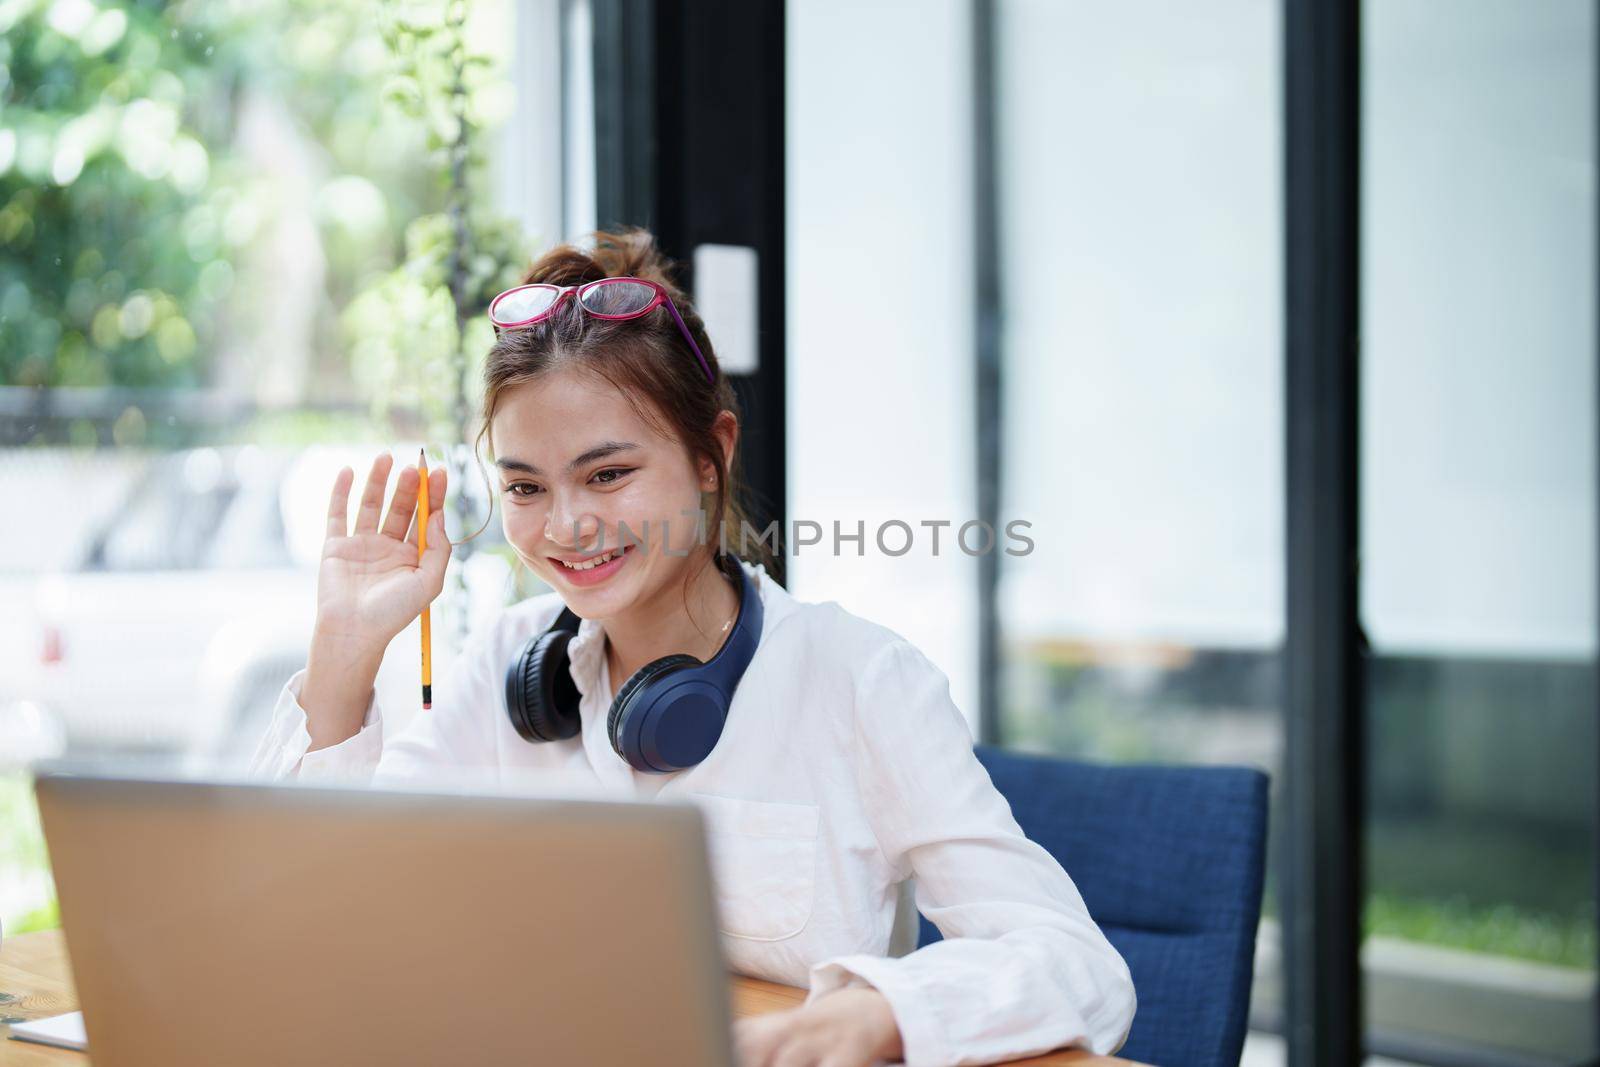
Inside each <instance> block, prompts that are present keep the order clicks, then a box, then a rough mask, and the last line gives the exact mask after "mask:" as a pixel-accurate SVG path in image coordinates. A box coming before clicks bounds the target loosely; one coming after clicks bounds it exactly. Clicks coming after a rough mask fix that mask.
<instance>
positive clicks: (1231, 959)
mask: <svg viewBox="0 0 1600 1067" xmlns="http://www.w3.org/2000/svg"><path fill="white" fill-rule="evenodd" d="M976 751H977V754H978V758H979V760H981V761H982V763H983V765H984V766H985V767H986V768H987V769H988V771H989V777H990V778H991V779H992V780H993V781H994V784H995V788H997V789H999V790H1000V793H1001V795H1003V796H1004V797H1005V798H1006V800H1007V801H1009V802H1010V804H1011V811H1012V813H1013V814H1014V815H1015V816H1016V819H1017V823H1018V824H1019V825H1020V826H1021V827H1022V831H1023V833H1025V834H1027V835H1028V837H1029V838H1031V839H1032V840H1034V841H1036V842H1038V843H1039V844H1041V845H1043V846H1044V847H1045V848H1046V849H1047V850H1048V851H1049V852H1050V854H1051V855H1053V856H1055V857H1056V859H1057V860H1058V861H1060V863H1061V866H1062V867H1064V868H1066V870H1067V873H1068V874H1069V875H1071V877H1072V880H1073V882H1074V883H1076V884H1077V886H1078V890H1079V892H1081V893H1082V894H1083V899H1084V903H1085V904H1087V905H1088V907H1089V914H1090V915H1092V916H1093V917H1094V919H1095V921H1096V922H1097V923H1099V925H1100V928H1101V929H1102V930H1103V931H1105V935H1106V937H1107V938H1108V939H1109V940H1110V941H1111V943H1112V944H1113V945H1115V946H1116V947H1117V951H1118V952H1120V953H1122V958H1123V959H1125V960H1126V961H1127V962H1128V969H1129V970H1130V971H1132V972H1133V983H1134V991H1135V993H1136V994H1137V996H1138V999H1139V1007H1138V1010H1137V1012H1136V1013H1135V1015H1134V1019H1133V1030H1132V1032H1131V1033H1130V1034H1129V1035H1128V1040H1127V1042H1126V1043H1125V1044H1124V1045H1123V1046H1122V1048H1121V1050H1120V1051H1119V1052H1118V1053H1117V1055H1119V1056H1123V1057H1126V1058H1127V1059H1130V1060H1139V1061H1141V1062H1144V1063H1150V1064H1159V1065H1161V1067H1235V1065H1236V1064H1238V1062H1239V1056H1240V1052H1241V1050H1242V1048H1243V1046H1244V1033H1245V1020H1246V1016H1247V1013H1248V1009H1249V1005H1250V980H1251V977H1252V972H1253V966H1252V965H1253V961H1254V956H1255V936H1256V922H1257V920H1258V918H1259V917H1260V910H1261V890H1262V880H1263V874H1264V866H1265V857H1266V831H1267V776H1266V775H1265V774H1264V773H1262V772H1261V771H1259V770H1255V769H1253V768H1249V767H1206V766H1192V767H1191V766H1162V765H1149V764H1145V765H1123V766H1115V765H1109V766H1108V765H1103V764H1097V763H1080V762H1074V761H1070V760H1060V759H1052V758H1048V757H1044V756H1034V755H1027V754H1023V753H1018V752H1008V751H1004V750H1002V749H997V748H992V747H989V746H986V745H979V746H978V747H977V750H976ZM919 918H920V921H921V935H920V938H919V941H918V943H919V945H925V944H928V943H929V942H932V941H937V940H939V931H938V929H937V928H936V927H935V926H934V925H933V924H932V923H930V922H928V920H927V919H926V918H921V917H919Z"/></svg>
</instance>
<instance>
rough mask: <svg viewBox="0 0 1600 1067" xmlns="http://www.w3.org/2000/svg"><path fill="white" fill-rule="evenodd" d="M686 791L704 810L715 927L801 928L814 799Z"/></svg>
mask: <svg viewBox="0 0 1600 1067" xmlns="http://www.w3.org/2000/svg"><path fill="white" fill-rule="evenodd" d="M688 796H689V797H690V798H691V799H692V800H693V801H694V802H695V803H696V804H698V805H699V806H700V809H701V811H702V812H703V813H704V814H705V819H706V848H707V850H708V851H709V852H710V854H711V874H712V877H713V878H714V880H715V881H716V892H717V913H718V917H719V925H720V927H721V929H722V932H723V933H725V934H731V935H733V936H734V937H745V938H750V939H752V940H755V941H781V940H783V939H784V938H789V937H793V936H794V935H795V934H798V933H799V932H800V931H801V930H803V929H804V928H805V925H806V923H807V922H808V921H809V920H810V918H811V909H812V906H813V904H814V902H815V898H816V868H817V825H818V819H819V815H818V809H817V806H816V805H815V804H787V803H777V802H774V801H767V800H742V799H738V798H735V797H724V796H717V795H715V794H711V793H690V794H688Z"/></svg>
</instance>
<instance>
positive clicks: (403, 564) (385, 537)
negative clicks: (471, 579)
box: [301, 452, 450, 748]
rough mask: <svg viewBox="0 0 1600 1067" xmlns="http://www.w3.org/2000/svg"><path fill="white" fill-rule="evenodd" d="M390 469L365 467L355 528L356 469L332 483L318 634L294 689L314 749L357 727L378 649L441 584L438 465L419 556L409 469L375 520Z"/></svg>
mask: <svg viewBox="0 0 1600 1067" xmlns="http://www.w3.org/2000/svg"><path fill="white" fill-rule="evenodd" d="M393 466H394V457H393V456H391V455H390V454H389V453H388V452H384V453H382V454H381V455H379V456H378V458H377V459H375V460H374V461H373V463H372V470H371V471H370V472H369V473H368V475H367V484H366V488H365V489H364V490H363V492H362V494H361V507H360V509H359V510H358V511H357V512H356V521H355V528H354V529H353V530H352V529H349V528H348V521H347V519H346V515H347V514H348V508H349V498H350V487H351V484H352V482H354V480H355V472H354V471H353V470H352V469H351V468H349V467H343V468H341V469H340V470H339V473H338V475H336V476H335V477H334V480H333V493H332V496H331V497H330V499H329V501H328V529H327V538H326V540H324V541H323V545H322V563H321V566H320V568H319V570H318V572H317V620H316V628H315V630H314V631H313V636H312V641H311V656H310V659H309V662H308V665H307V671H306V680H305V686H304V688H303V690H302V693H301V702H302V704H304V706H305V709H306V715H307V719H308V720H309V721H308V723H307V730H308V731H309V732H310V734H311V737H312V742H313V743H312V747H313V748H321V747H324V746H326V745H332V744H337V743H338V742H339V741H342V740H344V739H345V738H347V737H351V736H353V735H354V734H355V733H356V731H358V730H360V729H361V719H362V713H363V711H364V710H365V708H366V704H367V694H368V693H369V692H370V691H371V689H372V685H373V682H374V681H376V679H377V676H378V665H379V663H381V662H382V660H383V653H384V650H385V649H387V648H388V647H389V642H390V641H392V640H394V638H395V636H396V635H398V634H399V633H400V632H401V631H402V630H404V629H405V628H406V627H407V626H409V625H410V624H411V620H412V619H415V618H416V617H417V616H418V615H420V614H422V609H423V608H424V607H426V606H428V605H429V604H430V603H432V602H433V599H434V598H435V597H437V596H438V595H439V593H440V591H441V590H442V589H443V588H444V575H445V565H446V564H447V563H448V562H449V561H450V539H449V538H447V537H446V536H445V533H444V497H445V487H446V481H447V476H446V473H445V468H444V467H436V468H434V469H433V470H431V471H429V472H428V490H427V491H428V547H427V549H426V550H425V551H424V552H423V553H422V558H421V559H420V560H419V559H418V558H417V530H416V523H415V521H414V519H415V511H416V506H417V494H418V492H419V491H421V481H422V479H421V474H420V472H419V471H418V470H417V468H416V467H415V466H411V465H409V464H408V465H407V466H405V467H402V468H401V469H400V477H399V478H398V479H397V481H396V484H395V490H394V499H393V500H392V501H391V502H390V504H389V513H388V516H387V517H384V518H382V521H381V522H380V521H379V520H380V517H382V516H383V498H384V492H385V490H386V489H387V487H388V484H389V472H390V470H391V469H392V468H393Z"/></svg>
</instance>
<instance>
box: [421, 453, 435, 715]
mask: <svg viewBox="0 0 1600 1067" xmlns="http://www.w3.org/2000/svg"><path fill="white" fill-rule="evenodd" d="M417 470H418V471H419V472H420V473H421V475H422V480H421V482H419V483H418V485H417V562H418V563H421V562H422V554H423V553H424V552H426V551H427V550H428V450H427V449H425V448H424V449H422V450H421V457H420V458H419V459H418V460H417ZM431 707H433V633H432V629H431V628H430V627H429V625H428V606H427V605H426V604H424V605H423V606H422V710H423V711H427V710H428V709H429V708H431Z"/></svg>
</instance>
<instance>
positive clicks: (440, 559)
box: [413, 509, 450, 600]
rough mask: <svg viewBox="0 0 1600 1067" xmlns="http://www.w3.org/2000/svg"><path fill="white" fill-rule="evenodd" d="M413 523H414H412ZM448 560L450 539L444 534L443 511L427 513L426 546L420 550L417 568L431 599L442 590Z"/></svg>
mask: <svg viewBox="0 0 1600 1067" xmlns="http://www.w3.org/2000/svg"><path fill="white" fill-rule="evenodd" d="M413 525H414V524H413ZM449 562H450V539H449V538H448V537H446V536H445V535H444V511H443V510H442V509H441V510H439V511H432V512H429V513H428V547H427V548H425V549H423V551H422V560H421V561H420V562H419V563H418V564H417V569H418V570H419V571H420V572H421V573H422V577H423V580H424V581H425V582H426V583H427V586H428V597H429V599H430V600H431V599H432V598H433V597H436V596H438V595H439V594H440V593H441V592H442V591H443V590H444V572H445V566H446V565H447V564H448V563H449Z"/></svg>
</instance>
